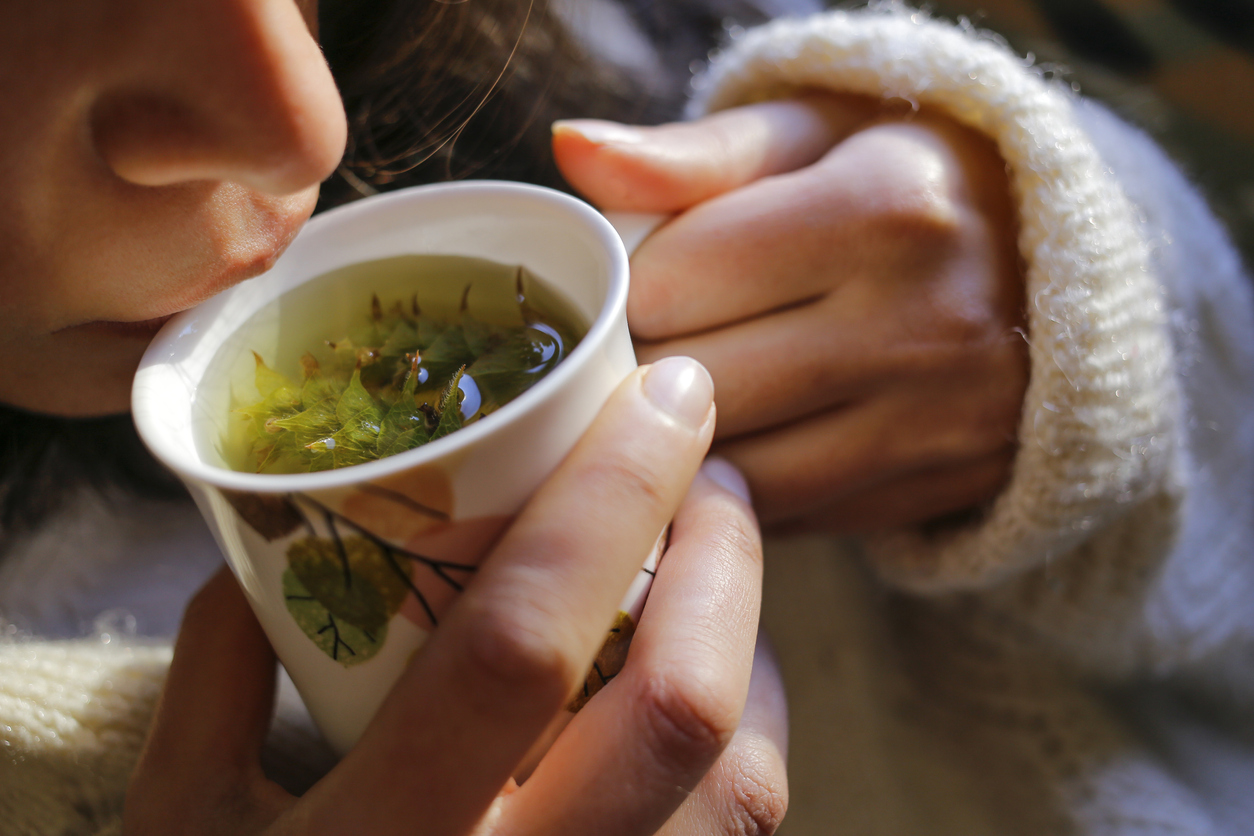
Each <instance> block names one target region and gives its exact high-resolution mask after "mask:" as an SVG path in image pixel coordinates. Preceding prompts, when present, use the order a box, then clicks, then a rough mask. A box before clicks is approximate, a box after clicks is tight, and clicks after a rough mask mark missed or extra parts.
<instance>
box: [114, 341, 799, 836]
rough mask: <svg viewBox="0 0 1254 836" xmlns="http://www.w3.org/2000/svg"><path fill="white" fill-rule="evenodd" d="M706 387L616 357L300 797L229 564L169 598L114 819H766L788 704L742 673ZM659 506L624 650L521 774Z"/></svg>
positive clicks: (734, 543)
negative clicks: (449, 598)
mask: <svg viewBox="0 0 1254 836" xmlns="http://www.w3.org/2000/svg"><path fill="white" fill-rule="evenodd" d="M711 394H712V391H711V387H710V383H709V379H708V377H707V376H706V375H705V374H704V373H703V372H702V371H701V370H700V368H699V367H698V366H697V365H696V364H695V363H692V362H691V361H684V360H674V361H666V362H665V363H660V364H657V365H654V366H653V367H652V368H651V369H644V370H640V371H637V372H636V373H634V374H633V375H632V376H631V377H629V378H628V379H627V381H625V382H624V384H623V385H622V386H621V387H620V388H619V389H618V390H617V391H616V393H615V394H614V396H613V397H612V398H611V400H610V402H609V403H608V404H607V405H606V407H605V408H604V409H603V410H602V412H601V414H600V415H599V417H598V418H597V420H596V421H595V422H594V424H593V426H592V427H591V428H590V430H589V431H588V433H587V434H586V435H585V436H584V438H582V439H581V440H580V442H579V443H578V444H577V445H576V447H575V449H574V451H572V453H571V454H570V455H569V456H568V457H567V458H566V459H565V460H564V461H563V463H562V464H561V465H560V466H559V468H558V469H557V471H555V472H554V474H553V475H552V476H551V477H550V478H549V479H548V480H547V481H546V482H545V484H544V485H543V486H542V487H541V488H540V490H539V491H538V492H537V494H536V495H535V496H534V497H533V498H532V500H531V501H530V502H529V503H528V505H527V506H526V508H525V509H524V510H523V512H522V513H521V514H520V516H519V517H518V519H517V520H516V522H515V523H514V524H513V525H512V526H511V527H510V529H509V530H508V531H507V532H506V534H505V536H504V537H503V538H502V540H501V542H500V544H499V545H498V546H497V547H496V549H495V550H494V551H493V553H492V554H491V555H490V556H489V557H488V558H487V560H486V561H485V562H484V564H483V566H482V567H481V569H480V571H479V574H478V575H477V577H476V578H475V581H474V583H473V584H471V585H470V586H469V587H468V589H467V590H466V592H465V593H463V595H462V596H461V598H460V599H459V600H458V601H457V603H456V604H455V605H454V608H453V610H452V611H451V612H450V613H449V615H448V616H447V617H446V619H445V620H444V622H443V623H442V624H441V626H440V630H439V631H438V632H437V633H435V634H434V635H433V636H432V637H431V638H430V639H429V640H428V642H427V643H426V644H425V645H424V646H423V647H422V648H421V650H420V651H419V652H418V653H417V654H416V655H415V657H414V659H413V660H412V661H411V663H410V665H409V667H408V668H407V669H406V671H405V672H404V673H403V674H402V676H401V678H400V679H399V680H398V682H397V684H396V686H395V687H394V688H393V690H392V692H391V693H390V695H389V696H388V698H387V699H386V700H385V702H384V704H383V706H382V707H381V708H380V710H379V712H378V714H377V715H376V717H375V718H374V720H373V721H372V723H371V724H370V726H369V727H368V728H367V730H366V732H365V734H364V735H363V736H362V738H361V740H360V741H359V743H358V744H357V746H356V747H355V748H354V749H353V750H352V751H351V752H349V754H348V755H347V756H346V757H345V758H344V760H343V761H341V762H340V763H339V764H338V765H337V766H336V767H335V768H334V769H333V770H332V771H331V772H330V773H329V774H328V775H327V776H326V777H325V778H323V779H322V780H321V781H320V782H319V783H318V784H316V785H315V786H314V787H313V788H312V789H311V790H310V791H309V792H308V793H306V794H305V795H304V796H303V797H302V798H299V799H297V798H294V797H292V796H290V795H288V794H287V793H286V792H284V791H283V790H281V789H280V788H279V787H278V786H277V785H275V784H273V783H271V782H270V781H268V780H267V779H266V778H265V777H264V776H263V774H262V772H261V767H260V765H259V755H260V750H261V745H262V741H263V738H264V737H265V734H266V729H267V726H268V723H269V719H270V713H271V701H272V698H273V689H274V672H275V669H274V661H275V660H274V657H273V654H272V652H271V650H270V647H269V645H268V644H267V642H266V640H265V636H264V634H263V633H262V632H261V629H260V627H259V626H258V624H257V622H256V620H255V619H254V618H253V616H252V613H251V611H250V609H249V607H248V605H247V603H246V601H245V599H244V597H243V595H242V593H241V592H240V591H239V589H238V588H237V586H236V585H235V582H234V579H233V578H232V577H231V576H230V575H229V574H227V573H226V572H222V573H219V575H218V576H217V577H216V578H214V579H213V580H212V581H211V582H210V583H209V584H208V585H207V586H206V587H205V589H203V590H202V591H201V592H200V593H199V594H198V595H197V597H196V598H195V599H194V600H193V602H192V604H191V605H190V606H189V608H188V611H187V615H186V617H185V619H184V624H183V628H182V631H181V632H180V635H179V639H178V642H177V644H176V647H175V652H174V660H173V663H172V664H171V667H170V673H169V678H168V680H167V682H166V686H165V691H164V693H163V696H162V699H161V702H160V705H159V707H158V709H157V714H156V718H155V720H154V724H153V727H152V730H151V732H150V735H149V739H148V742H147V744H146V746H145V749H144V752H143V754H142V756H141V758H140V762H139V765H138V766H137V768H136V771H135V774H134V777H133V779H132V783H131V786H130V790H129V792H128V794H127V801H126V808H125V823H124V826H125V832H126V833H128V834H131V836H143V835H144V834H152V833H160V834H168V833H180V834H193V835H196V834H232V836H236V834H258V833H266V834H295V833H299V834H344V833H368V834H371V836H386V834H400V833H407V834H412V833H422V834H424V836H442V835H443V834H450V835H452V834H472V833H473V834H476V836H485V835H486V834H493V833H506V832H508V833H510V834H528V833H533V834H546V836H550V835H551V834H567V833H568V834H578V836H586V834H588V833H597V834H606V836H617V835H618V834H622V836H628V834H646V833H653V832H655V831H657V830H658V828H660V827H663V826H665V828H666V832H667V833H674V834H680V833H693V834H698V833H699V834H705V833H710V832H725V831H726V830H728V829H730V828H732V827H733V826H735V827H739V826H740V825H741V824H742V823H744V822H749V823H751V824H752V823H753V822H759V823H761V824H763V825H765V826H766V827H767V828H768V829H773V825H774V824H775V823H776V822H777V821H778V819H779V817H780V816H782V814H783V805H784V803H785V802H784V797H785V796H784V793H785V792H786V790H785V789H784V779H783V747H784V743H783V737H784V736H785V734H786V731H785V725H786V720H785V719H784V715H783V707H782V699H781V698H780V689H779V685H778V675H777V674H776V673H774V669H773V667H772V666H771V665H770V664H769V660H768V659H766V658H765V657H764V656H761V655H760V656H759V657H758V661H757V662H756V663H753V676H752V684H751V677H750V668H751V663H752V662H753V660H754V644H755V636H756V633H757V620H758V608H759V604H760V594H761V550H760V542H759V539H758V535H757V528H756V524H755V521H754V519H753V515H752V511H751V510H750V508H749V506H748V504H747V502H746V501H745V500H744V499H742V498H740V496H737V495H736V494H735V493H733V492H731V491H729V490H727V489H726V488H724V487H722V486H721V485H724V484H727V485H731V486H732V487H733V489H735V488H736V486H737V480H738V478H739V477H738V476H737V475H736V474H735V471H734V470H733V469H732V468H731V467H730V466H729V465H727V464H726V463H724V462H712V463H709V464H707V465H706V466H705V467H704V468H703V470H702V472H701V473H700V474H697V469H698V465H699V464H700V462H701V458H702V456H703V455H704V453H705V451H706V448H707V447H708V445H709V443H710V439H711V437H712V435H713V431H714V408H713V405H712V403H711V399H710V396H711ZM694 474H697V476H696V479H695V481H693V477H694ZM690 482H691V483H692V484H691V488H689V483H690ZM739 485H740V489H741V494H742V495H747V492H745V491H744V490H743V482H740V483H739ZM672 518H673V520H674V522H673V527H672V535H671V542H670V546H669V548H668V550H667V553H666V555H665V558H664V560H663V562H662V564H661V566H660V567H659V570H658V575H657V579H656V582H655V584H654V586H653V590H652V593H651V595H650V598H649V601H648V604H647V606H646V608H645V611H644V614H643V616H642V617H641V621H640V625H639V627H638V630H637V632H636V635H635V638H634V641H633V644H632V648H631V653H630V655H629V657H628V660H627V663H626V666H625V667H624V668H623V670H622V672H621V673H619V675H618V676H617V677H615V678H614V679H613V680H612V681H611V682H610V683H609V684H608V685H607V686H606V687H605V688H603V689H602V690H601V691H600V692H599V693H597V694H596V695H595V696H594V697H593V698H592V700H591V701H590V702H589V703H588V704H587V705H586V706H585V707H584V709H583V710H582V711H581V712H580V713H579V714H578V715H576V716H575V717H574V719H573V720H572V721H571V722H570V724H569V725H568V726H567V727H566V729H565V730H564V731H563V732H562V734H561V735H560V736H559V737H558V739H557V741H556V742H555V744H554V745H553V747H552V748H551V749H550V750H549V752H548V754H547V755H546V756H545V757H544V758H543V759H542V760H541V761H540V764H539V766H538V767H537V768H536V770H535V771H534V773H532V775H531V777H530V778H529V779H528V780H527V781H526V782H525V783H524V784H523V785H522V786H521V787H519V786H517V785H516V784H514V783H513V780H512V779H511V777H510V776H511V775H512V774H513V773H514V771H515V769H516V767H517V765H518V764H519V762H520V761H521V760H522V759H523V758H524V756H525V755H526V753H527V752H528V750H529V748H530V747H531V746H532V744H533V742H534V741H535V740H536V739H537V738H538V737H539V736H540V735H541V734H542V733H543V732H544V730H545V729H546V727H548V726H549V724H550V721H551V720H552V719H553V718H554V717H555V716H557V715H558V713H559V712H561V711H563V710H564V708H563V706H564V705H565V703H566V701H567V700H568V699H569V698H570V696H571V695H572V694H573V693H574V690H575V688H576V686H577V685H578V684H581V683H582V680H583V676H584V674H585V672H586V671H587V669H588V667H589V665H590V664H591V660H592V658H593V656H594V654H595V652H596V650H597V648H598V647H599V645H600V643H601V641H602V639H603V638H604V632H605V628H606V626H607V625H608V624H609V623H610V622H611V621H612V618H613V615H614V612H615V608H616V606H617V604H618V602H619V599H620V598H621V596H622V594H623V592H624V590H625V589H626V587H627V585H628V583H629V582H630V580H631V579H632V577H633V576H634V575H635V574H636V572H637V571H638V569H639V563H640V560H641V556H642V555H644V554H646V553H647V552H648V550H649V548H650V546H651V545H652V541H653V539H654V538H655V536H656V533H657V532H658V531H659V530H661V529H662V527H663V526H664V525H665V524H666V522H667V521H668V520H671V519H672ZM747 694H748V695H749V697H750V703H749V707H748V708H747V709H744V710H745V713H744V717H743V718H742V716H741V713H742V708H743V707H744V706H745V701H746V695H747ZM729 744H730V745H729ZM712 767H713V768H712ZM677 810H678V811H679V812H678V814H676V811H677ZM672 814H676V815H675V818H674V820H673V821H672V822H670V823H669V824H668V823H667V820H668V819H669V818H671V816H672ZM737 832H739V831H737ZM750 832H754V831H753V830H752V829H750Z"/></svg>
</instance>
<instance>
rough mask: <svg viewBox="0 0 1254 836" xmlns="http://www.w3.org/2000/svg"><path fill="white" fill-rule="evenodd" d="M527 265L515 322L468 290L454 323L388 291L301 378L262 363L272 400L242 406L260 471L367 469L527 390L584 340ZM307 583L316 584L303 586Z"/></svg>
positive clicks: (261, 379)
mask: <svg viewBox="0 0 1254 836" xmlns="http://www.w3.org/2000/svg"><path fill="white" fill-rule="evenodd" d="M524 278H528V279H529V274H526V272H525V271H524V270H522V268H517V270H516V271H515V274H514V276H513V279H512V281H511V282H510V286H509V287H508V290H507V291H506V293H507V294H508V295H507V296H506V297H505V298H506V300H507V304H509V305H515V306H516V307H515V311H514V313H512V314H510V317H509V319H512V322H509V321H507V322H504V323H503V322H502V321H501V319H502V317H501V316H500V315H499V312H497V315H496V316H491V315H489V316H480V315H477V314H476V313H475V311H473V310H472V308H473V307H474V306H473V305H472V304H471V300H472V296H473V298H478V297H477V296H474V295H473V294H472V289H475V291H474V292H475V293H479V292H480V291H479V290H477V289H476V288H478V287H480V285H479V284H478V283H467V284H466V285H465V286H464V289H463V291H462V293H461V296H460V300H459V303H458V309H457V312H456V314H455V315H454V316H452V317H451V318H450V319H448V320H445V319H441V318H439V317H436V316H433V315H429V314H427V313H425V312H424V310H423V307H422V306H421V305H420V304H419V301H418V297H417V295H415V296H414V297H413V298H412V299H410V300H409V302H408V304H406V303H403V302H402V301H401V300H399V299H397V300H382V299H380V297H379V296H378V295H377V294H374V295H372V296H371V297H370V300H369V304H368V305H363V311H362V313H363V317H362V319H361V320H360V321H359V324H358V325H354V326H352V327H349V328H347V329H346V330H347V332H348V333H346V334H341V335H333V336H337V338H336V339H328V340H325V341H324V343H323V344H322V345H317V346H313V347H311V348H310V350H309V351H307V352H306V353H305V354H304V355H303V356H302V357H301V358H300V375H301V380H300V381H299V382H298V381H296V380H293V379H291V378H289V377H288V376H286V375H284V374H282V373H281V372H279V371H276V370H275V369H272V368H270V367H269V366H267V365H266V363H265V361H264V360H263V359H262V357H261V356H260V355H257V354H255V353H254V356H255V357H256V372H255V383H256V387H257V391H258V393H259V394H260V395H261V400H259V401H257V402H256V403H252V404H248V405H246V406H243V407H240V408H238V409H236V410H235V411H236V413H237V414H238V415H240V416H241V417H242V418H244V419H246V420H247V421H248V427H249V444H250V447H251V456H250V459H249V464H250V465H252V466H255V467H256V469H257V471H258V472H266V473H293V472H302V471H319V470H329V469H332V468H339V467H347V466H349V465H354V464H361V463H363V462H368V461H372V460H374V459H378V458H382V457H384V456H390V455H394V454H396V453H403V452H405V451H406V450H412V449H414V448H415V447H419V446H421V445H423V444H426V443H428V442H429V441H434V440H435V439H437V438H443V437H444V436H446V435H448V434H450V433H452V432H455V431H457V430H459V429H461V428H462V427H463V426H465V425H467V424H470V423H473V422H474V421H477V420H479V419H480V418H482V417H483V416H484V415H487V414H489V413H491V412H493V411H494V410H496V409H499V408H500V407H501V406H503V405H504V404H506V403H508V402H509V401H510V400H512V399H514V398H515V397H517V396H518V395H520V394H521V393H523V392H525V391H526V390H527V389H529V388H530V387H531V386H532V385H534V384H535V383H536V382H537V381H539V380H540V379H541V378H543V377H544V376H545V375H546V374H548V373H549V372H550V371H551V370H552V369H553V367H554V366H556V365H557V364H558V363H559V362H560V361H561V360H563V359H564V358H565V357H566V355H567V354H568V353H569V352H570V350H571V349H572V348H573V347H574V345H575V343H576V342H577V338H576V336H575V332H574V329H573V328H572V325H573V323H571V324H567V323H564V322H562V321H560V320H559V319H557V318H555V317H548V318H546V317H545V316H544V315H543V313H542V312H541V310H540V309H539V308H538V307H537V306H534V305H533V304H532V303H531V301H530V300H529V298H528V295H527V294H526V292H525V286H526V284H525V282H524ZM301 580H302V581H303V582H304V583H305V584H306V586H307V585H308V583H309V581H308V580H307V579H304V578H302V579H301Z"/></svg>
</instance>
